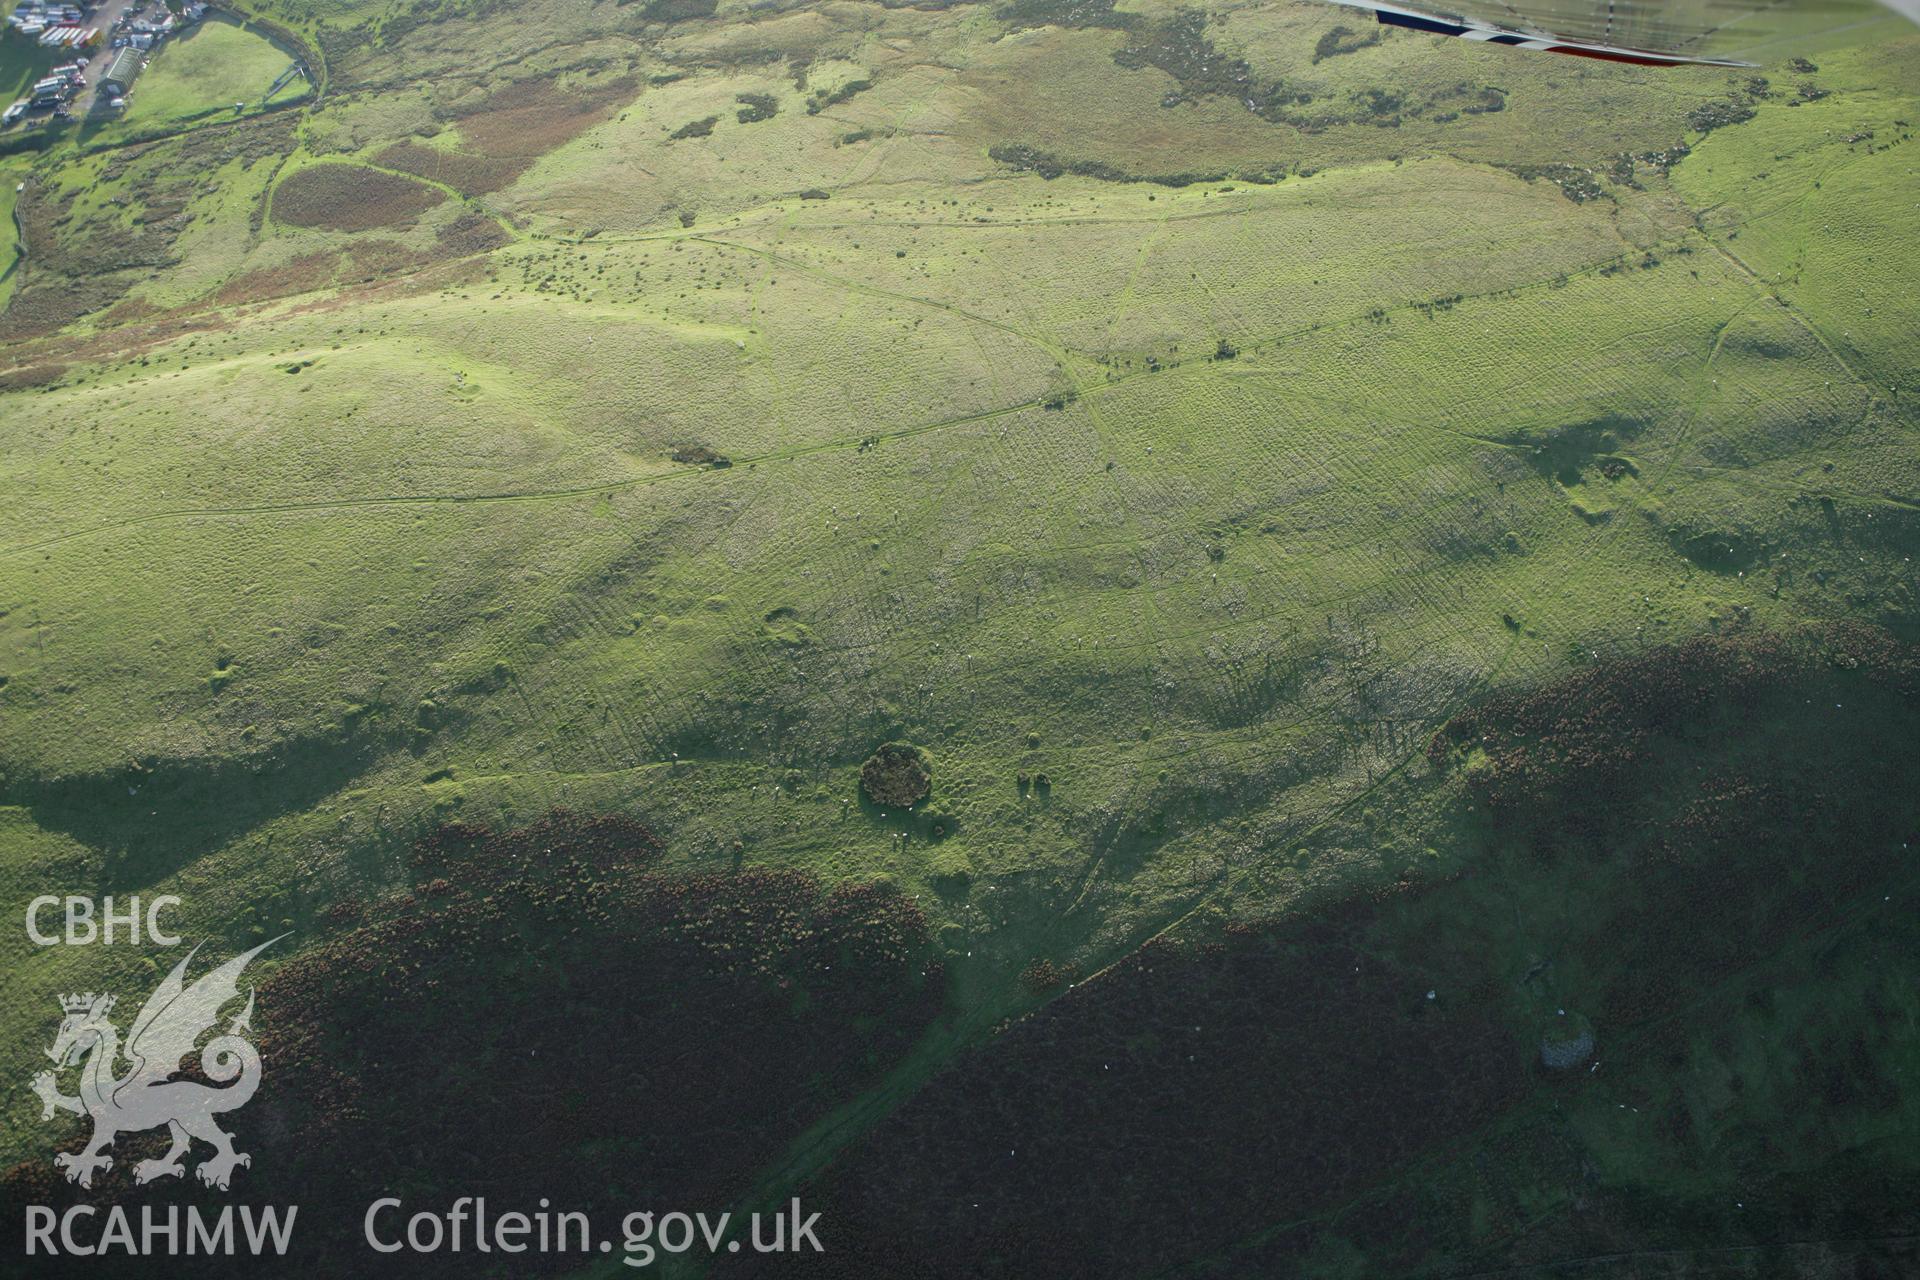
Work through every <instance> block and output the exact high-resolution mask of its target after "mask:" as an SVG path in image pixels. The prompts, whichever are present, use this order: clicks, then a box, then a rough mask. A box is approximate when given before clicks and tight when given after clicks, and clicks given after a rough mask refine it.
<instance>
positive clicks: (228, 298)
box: [212, 249, 343, 307]
mask: <svg viewBox="0 0 1920 1280" xmlns="http://www.w3.org/2000/svg"><path fill="white" fill-rule="evenodd" d="M342 256H343V255H342V254H341V253H340V252H339V251H338V250H336V249H322V250H320V251H319V252H317V253H303V254H301V255H300V256H299V257H297V258H290V259H288V260H287V261H286V262H283V263H281V264H280V265H279V266H277V267H267V268H263V269H262V270H259V271H249V272H246V273H245V274H244V275H238V276H235V277H234V278H233V279H231V280H229V281H227V282H226V283H225V284H223V285H221V286H220V288H219V290H218V291H216V292H215V293H214V295H213V299H212V301H213V305H214V306H216V307H231V306H235V305H238V304H240V303H244V302H263V301H266V300H267V299H269V298H284V297H286V296H287V295H289V294H294V293H311V292H313V291H314V290H315V289H324V288H326V287H327V286H328V285H330V284H332V283H333V278H334V275H335V273H336V272H337V271H338V270H339V267H340V260H341V258H342Z"/></svg>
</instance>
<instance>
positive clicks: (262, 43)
mask: <svg viewBox="0 0 1920 1280" xmlns="http://www.w3.org/2000/svg"><path fill="white" fill-rule="evenodd" d="M290 61H291V59H290V58H289V57H288V56H287V54H286V52H285V51H284V50H282V49H279V48H277V47H275V46H274V44H273V43H272V42H271V41H269V40H267V39H265V38H264V37H262V36H260V35H258V34H256V33H254V32H252V31H248V30H246V29H245V28H244V27H241V26H239V25H236V24H235V23H232V22H223V21H218V20H208V21H204V22H201V23H198V24H196V25H195V26H193V27H190V28H188V29H187V30H186V31H184V32H182V33H180V34H178V35H176V36H174V37H173V38H171V39H169V40H168V41H166V42H165V43H164V44H162V45H161V46H160V48H159V50H158V51H157V52H156V53H155V54H154V56H153V59H152V61H151V62H150V63H149V64H148V66H147V69H146V70H145V71H143V72H141V74H140V78H139V80H138V81H136V82H135V84H134V89H133V94H132V97H131V98H130V99H129V100H128V103H127V111H126V115H125V117H124V123H125V125H126V126H127V128H129V129H134V130H146V129H150V128H152V127H154V126H157V125H170V124H176V123H181V122H185V121H190V120H196V119H201V118H203V117H204V118H213V119H231V118H233V117H235V116H237V115H242V114H245V113H246V112H248V111H257V110H259V109H260V108H261V107H263V106H266V105H279V104H282V103H286V102H289V101H293V100H296V99H298V98H299V97H300V96H301V95H302V94H303V93H305V92H306V89H307V84H306V81H304V80H297V79H296V80H295V81H294V82H293V83H292V85H291V86H289V87H286V88H283V89H281V91H280V92H279V93H278V94H276V95H274V100H273V103H272V104H269V103H267V102H266V101H265V98H266V93H267V90H268V89H269V88H271V87H272V86H273V82H274V81H275V80H277V79H279V77H280V73H281V72H283V71H285V70H286V69H287V66H288V64H289V62H290ZM236 103H238V104H241V107H240V110H238V111H236V110H235V104H236Z"/></svg>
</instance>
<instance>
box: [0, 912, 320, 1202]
mask: <svg viewBox="0 0 1920 1280" xmlns="http://www.w3.org/2000/svg"><path fill="white" fill-rule="evenodd" d="M285 936H286V935H284V934H282V935H281V937H285ZM279 940H280V939H279V938H273V939H269V940H268V941H266V942H263V943H261V944H260V945H259V946H257V947H255V948H254V949H253V950H251V951H248V952H246V953H244V954H242V955H237V956H235V957H234V958H233V959H231V960H229V961H227V962H226V963H225V964H223V965H221V966H220V967H219V968H217V969H214V970H213V971H211V972H210V973H206V974H203V975H202V976H201V977H200V978H199V980H198V981H196V982H195V983H194V984H193V985H192V986H188V985H187V983H186V973H187V965H188V964H189V963H190V962H191V961H192V960H193V957H194V955H196V954H198V953H199V950H200V948H198V947H195V948H194V949H193V952H191V953H189V954H188V956H187V958H186V959H185V960H182V961H181V962H180V963H179V964H177V965H175V966H174V967H173V972H172V973H170V974H168V975H167V977H166V979H165V980H164V981H163V982H161V984H160V986H159V987H158V988H157V989H156V990H155V991H154V993H153V994H152V995H151V996H148V997H147V1003H146V1004H145V1005H143V1006H142V1007H141V1009H140V1014H139V1016H138V1017H136V1018H135V1019H134V1020H133V1026H132V1028H131V1030H129V1031H128V1033H127V1039H126V1042H125V1044H124V1045H123V1044H122V1043H121V1040H120V1031H119V1028H117V1027H115V1026H114V1025H113V1023H112V1022H110V1021H108V1018H107V1015H108V1014H109V1013H111V1012H112V1011H113V1004H114V997H113V996H111V995H106V994H101V995H95V994H93V993H92V992H88V993H87V994H85V995H70V996H62V997H60V1008H61V1011H62V1012H63V1013H64V1014H65V1015H66V1016H65V1018H64V1019H63V1020H62V1021H61V1023H60V1031H59V1034H58V1035H56V1036H55V1037H54V1040H53V1047H52V1048H50V1049H48V1050H47V1056H48V1057H49V1058H51V1059H53V1061H54V1063H55V1065H56V1067H57V1068H58V1069H60V1070H62V1071H64V1070H65V1069H66V1068H68V1067H75V1066H77V1067H79V1068H80V1092H79V1094H78V1095H77V1096H75V1095H71V1094H64V1093H61V1092H60V1087H59V1084H58V1082H57V1081H56V1078H55V1076H54V1073H53V1072H52V1071H42V1072H41V1073H40V1074H39V1075H38V1076H36V1077H34V1081H33V1091H34V1092H35V1093H37V1094H39V1095H40V1101H41V1102H42V1103H43V1104H45V1105H44V1109H43V1110H42V1111H41V1113H40V1118H41V1119H42V1120H51V1119H52V1118H53V1114H54V1112H56V1111H71V1112H73V1113H74V1114H75V1115H83V1116H90V1117H92V1119H93V1138H92V1140H91V1141H89V1142H88V1143H87V1146H86V1149H85V1150H83V1151H81V1152H80V1153H79V1154H78V1155H74V1154H71V1153H64V1152H63V1153H62V1154H60V1155H57V1156H55V1157H54V1158H53V1163H54V1165H55V1166H56V1167H57V1168H59V1169H62V1170H64V1171H65V1173H66V1175H67V1180H68V1181H70V1182H77V1183H79V1184H80V1185H81V1186H83V1187H90V1186H92V1185H93V1175H94V1174H95V1173H96V1172H97V1171H99V1170H102V1169H110V1168H112V1167H113V1158H112V1157H111V1156H108V1155H105V1154H103V1153H104V1152H105V1151H106V1149H107V1148H108V1147H110V1146H112V1145H113V1140H114V1138H115V1137H116V1136H117V1135H119V1134H122V1133H137V1132H139V1131H141V1130H143V1129H155V1128H159V1127H160V1126H161V1125H165V1126H166V1127H167V1130H168V1132H169V1133H170V1134H171V1135H172V1138H173V1145H172V1146H171V1147H169V1148H168V1150H167V1153H166V1155H164V1156H162V1157H161V1158H160V1159H158V1160H142V1161H140V1163H138V1164H137V1165H135V1166H134V1169H133V1179H134V1181H135V1182H138V1183H148V1182H152V1181H153V1180H154V1179H156V1178H176V1177H179V1176H180V1175H181V1174H183V1173H185V1172H186V1166H185V1165H183V1164H182V1163H181V1157H183V1156H185V1155H186V1154H187V1151H188V1149H189V1147H191V1146H192V1139H195V1138H198V1139H199V1140H200V1141H202V1142H204V1143H206V1144H207V1145H209V1146H211V1147H212V1148H213V1149H214V1154H213V1155H212V1156H211V1157H210V1158H208V1159H206V1160H203V1161H201V1162H200V1164H199V1166H198V1167H197V1168H195V1170H194V1173H195V1174H196V1175H198V1177H199V1179H200V1181H202V1182H204V1183H206V1184H207V1185H208V1186H210V1187H218V1188H220V1189H221V1190H223V1191H224V1190H226V1188H227V1183H228V1181H229V1180H230V1179H231V1178H232V1177H233V1171H234V1169H235V1168H236V1167H239V1166H241V1165H249V1164H251V1163H253V1161H252V1157H250V1156H248V1155H247V1154H246V1153H245V1152H241V1151H235V1150H234V1149H233V1135H232V1134H230V1133H228V1132H226V1131H225V1130H223V1129H222V1128H221V1127H220V1126H219V1124H218V1123H216V1121H215V1117H216V1116H218V1115H220V1113H222V1112H225V1111H237V1110H239V1109H240V1108H241V1107H243V1106H245V1105H246V1104H247V1101H248V1100H249V1099H250V1098H252V1097H253V1093H254V1090H255V1089H257V1088H259V1087H260V1053H259V1050H257V1049H255V1048H254V1047H253V1044H252V1043H251V1042H250V1041H249V1040H248V1039H247V1038H246V1034H247V1033H250V1032H251V1031H252V1030H253V1028H252V1026H251V1023H250V1019H251V1018H252V1016H253V992H252V990H251V989H249V990H248V992H247V1005H246V1008H244V1009H242V1010H241V1011H240V1012H239V1013H238V1014H236V1015H235V1016H234V1018H233V1020H232V1021H231V1022H229V1023H228V1024H227V1029H226V1031H225V1032H224V1033H222V1034H220V1035H216V1036H215V1037H214V1038H213V1039H211V1040H209V1041H207V1043H206V1046H205V1047H204V1048H202V1049H201V1051H200V1069H201V1071H203V1072H204V1073H205V1074H206V1076H207V1078H208V1079H209V1080H213V1081H215V1082H216V1083H218V1084H222V1085H224V1087H221V1088H215V1087H213V1086H211V1085H205V1084H201V1083H199V1082H198V1081H195V1080H175V1079H173V1076H174V1074H175V1073H176V1072H178V1071H179V1070H180V1060H181V1059H182V1058H184V1057H186V1056H187V1055H188V1054H189V1053H191V1052H193V1048H194V1045H195V1044H196V1043H197V1042H198V1041H199V1039H200V1037H201V1036H202V1035H204V1034H205V1033H206V1032H207V1031H209V1030H212V1029H213V1028H214V1026H215V1025H216V1024H217V1023H218V1022H219V1020H220V1010H221V1009H222V1008H223V1007H225V1006H226V1005H227V1003H228V1002H229V1001H232V1000H235V999H238V998H239V995H240V974H241V972H242V971H243V970H244V969H245V968H246V967H247V964H248V962H250V961H251V960H252V959H253V958H254V957H255V956H257V955H259V954H260V953H261V952H262V951H265V950H266V949H267V948H268V947H270V946H272V945H273V944H274V943H275V942H278V941H279ZM122 1056H124V1057H125V1059H126V1062H127V1069H126V1071H125V1073H124V1074H116V1072H117V1071H118V1068H119V1062H120V1059H121V1058H122ZM227 1081H232V1082H233V1083H231V1084H227V1083H226V1082H227Z"/></svg>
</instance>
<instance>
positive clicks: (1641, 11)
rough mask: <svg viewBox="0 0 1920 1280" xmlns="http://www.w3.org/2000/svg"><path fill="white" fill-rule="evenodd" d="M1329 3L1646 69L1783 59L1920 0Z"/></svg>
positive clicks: (1399, 22)
mask: <svg viewBox="0 0 1920 1280" xmlns="http://www.w3.org/2000/svg"><path fill="white" fill-rule="evenodd" d="M1332 3H1334V4H1339V5H1344V6H1346V7H1347V8H1350V9H1365V10H1368V11H1369V12H1371V13H1373V14H1374V15H1375V17H1377V18H1378V19H1379V20H1380V22H1382V23H1383V24H1385V25H1387V26H1393V27H1404V28H1407V29H1409V30H1413V31H1426V32H1431V33H1432V34H1434V35H1442V36H1458V37H1459V38H1461V39H1463V40H1477V41H1480V42H1481V43H1483V44H1498V45H1506V46H1509V47H1512V48H1516V49H1535V50H1539V51H1540V52H1543V53H1564V54H1570V55H1572V56H1574V57H1577V58H1595V59H1599V60H1600V61H1603V62H1625V63H1631V64H1634V65H1638V66H1646V67H1678V66H1708V67H1750V66H1754V65H1756V64H1755V63H1753V62H1751V61H1748V60H1747V59H1746V58H1744V57H1740V56H1738V55H1739V54H1741V53H1745V52H1748V51H1749V50H1753V51H1756V52H1757V51H1759V50H1761V49H1764V50H1766V51H1767V52H1768V53H1785V52H1791V51H1792V49H1791V46H1792V44H1793V43H1794V42H1795V40H1796V39H1797V38H1799V37H1801V36H1803V35H1804V36H1806V37H1808V38H1817V37H1818V36H1819V35H1820V34H1822V33H1829V32H1834V31H1839V30H1845V29H1846V28H1848V27H1850V26H1854V25H1859V24H1861V23H1862V22H1864V21H1865V20H1868V19H1871V18H1873V17H1875V16H1876V15H1877V16H1884V15H1885V11H1886V10H1887V9H1892V10H1894V11H1895V12H1897V13H1901V14H1903V15H1905V16H1906V17H1907V18H1909V19H1911V20H1914V21H1920V0H1879V3H1878V4H1875V3H1873V0H1464V3H1465V6H1466V7H1467V8H1468V9H1469V10H1470V11H1469V12H1453V11H1452V10H1451V9H1445V10H1443V9H1442V8H1441V7H1440V6H1439V5H1438V4H1436V5H1434V6H1433V7H1431V8H1414V7H1411V6H1409V5H1405V4H1394V3H1388V2H1387V0H1332ZM1445 3H1447V4H1449V5H1453V4H1460V3H1462V0H1445ZM1881 6H1884V8H1883V7H1881Z"/></svg>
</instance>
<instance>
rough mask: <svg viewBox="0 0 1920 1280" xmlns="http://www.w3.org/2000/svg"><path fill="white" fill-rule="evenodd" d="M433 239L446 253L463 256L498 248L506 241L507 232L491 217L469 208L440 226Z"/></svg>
mask: <svg viewBox="0 0 1920 1280" xmlns="http://www.w3.org/2000/svg"><path fill="white" fill-rule="evenodd" d="M434 239H435V242H436V243H437V244H438V245H439V246H440V248H441V249H442V250H444V251H445V252H446V253H448V254H452V255H454V256H457V257H463V258H464V257H466V256H467V255H469V254H475V253H486V252H489V251H490V250H493V249H498V248H499V247H500V246H501V245H503V244H505V243H506V242H507V233H506V232H505V231H504V230H502V229H501V226H500V224H499V223H497V222H495V221H494V220H493V219H492V218H489V217H487V216H486V215H485V214H480V213H474V212H472V211H471V210H469V211H468V212H466V213H463V214H461V215H460V216H459V217H458V218H455V219H454V220H453V221H452V222H449V223H448V224H447V225H446V226H444V227H442V228H440V230H439V231H438V232H437V233H436V234H435V236H434Z"/></svg>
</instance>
